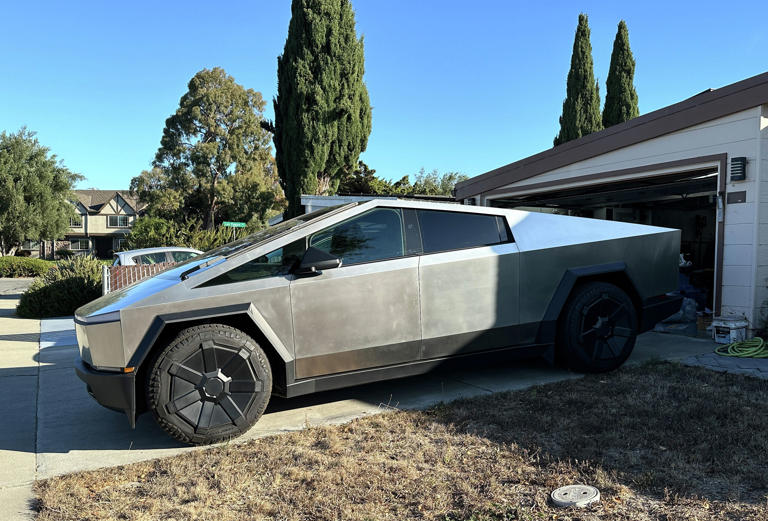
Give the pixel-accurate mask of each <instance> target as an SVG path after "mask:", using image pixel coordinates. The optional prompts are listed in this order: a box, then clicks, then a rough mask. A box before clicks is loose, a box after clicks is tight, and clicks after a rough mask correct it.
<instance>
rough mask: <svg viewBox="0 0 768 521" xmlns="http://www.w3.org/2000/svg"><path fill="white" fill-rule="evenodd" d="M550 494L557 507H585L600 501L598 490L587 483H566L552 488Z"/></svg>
mask: <svg viewBox="0 0 768 521" xmlns="http://www.w3.org/2000/svg"><path fill="white" fill-rule="evenodd" d="M551 496H552V502H553V503H554V504H555V505H557V506H559V507H585V506H587V505H591V504H592V503H597V502H598V501H600V491H599V490H597V489H596V488H595V487H591V486H589V485H566V486H564V487H560V488H558V489H557V490H553V491H552V494H551Z"/></svg>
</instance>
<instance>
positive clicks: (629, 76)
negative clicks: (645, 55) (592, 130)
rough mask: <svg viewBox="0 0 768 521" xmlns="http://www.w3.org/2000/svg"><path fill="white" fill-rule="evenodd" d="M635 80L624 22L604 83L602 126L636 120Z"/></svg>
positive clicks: (619, 31) (633, 62) (614, 45)
mask: <svg viewBox="0 0 768 521" xmlns="http://www.w3.org/2000/svg"><path fill="white" fill-rule="evenodd" d="M634 78H635V59H634V57H632V51H631V50H630V48H629V31H628V30H627V24H626V22H624V20H622V21H620V22H619V29H618V31H616V39H615V40H614V41H613V53H612V54H611V68H610V69H609V70H608V80H607V81H606V82H605V88H606V92H605V107H603V126H604V127H606V128H607V127H610V126H611V125H616V124H618V123H623V122H625V121H627V120H630V119H632V118H636V117H637V116H638V115H639V114H640V111H639V109H638V107H637V92H636V91H635V86H634V85H633V81H634Z"/></svg>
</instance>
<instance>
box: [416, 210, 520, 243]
mask: <svg viewBox="0 0 768 521" xmlns="http://www.w3.org/2000/svg"><path fill="white" fill-rule="evenodd" d="M418 216H419V227H420V228H421V242H422V246H423V248H424V253H435V252H439V251H449V250H460V249H464V248H474V247H477V246H490V245H493V244H500V243H503V242H508V241H509V236H508V232H507V226H506V224H505V223H504V220H503V217H497V216H495V215H482V214H477V213H464V212H446V211H442V210H419V211H418Z"/></svg>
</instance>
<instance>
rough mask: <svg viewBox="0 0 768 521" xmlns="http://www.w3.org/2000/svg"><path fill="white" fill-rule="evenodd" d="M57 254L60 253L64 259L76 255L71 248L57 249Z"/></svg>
mask: <svg viewBox="0 0 768 521" xmlns="http://www.w3.org/2000/svg"><path fill="white" fill-rule="evenodd" d="M56 255H58V256H59V257H60V258H62V259H71V258H72V257H74V256H75V252H73V251H72V250H70V249H69V248H59V249H58V250H56Z"/></svg>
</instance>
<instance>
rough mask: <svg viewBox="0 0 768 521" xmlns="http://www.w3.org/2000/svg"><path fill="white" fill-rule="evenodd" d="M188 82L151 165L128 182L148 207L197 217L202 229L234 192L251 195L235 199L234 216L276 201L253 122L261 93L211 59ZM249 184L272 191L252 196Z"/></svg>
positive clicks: (265, 147) (262, 140)
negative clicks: (212, 63)
mask: <svg viewBox="0 0 768 521" xmlns="http://www.w3.org/2000/svg"><path fill="white" fill-rule="evenodd" d="M188 88H189V90H188V91H187V92H186V93H185V94H184V95H183V96H182V97H181V100H180V101H179V108H178V109H177V110H176V112H175V113H174V114H173V115H172V116H171V117H169V118H168V119H167V120H166V122H165V129H164V130H163V137H162V140H161V141H160V148H159V149H158V151H157V154H156V156H155V161H154V168H153V169H152V170H148V171H145V172H142V173H141V175H139V176H137V177H135V178H134V179H133V180H132V181H131V189H132V190H133V191H134V193H136V194H137V195H138V196H139V198H140V200H142V201H145V202H147V204H148V209H149V213H150V214H151V215H155V216H158V217H165V218H169V219H174V220H176V221H179V222H180V221H182V220H190V219H191V220H201V221H202V222H203V225H204V227H205V228H206V229H209V230H211V229H213V228H214V226H215V224H216V223H217V221H218V220H219V219H220V218H221V216H222V213H223V212H222V209H223V208H225V207H226V206H227V205H229V204H232V203H233V197H235V196H236V195H238V194H239V195H242V196H244V197H249V198H251V199H250V200H249V201H247V202H246V203H245V204H241V205H240V206H241V210H242V211H241V213H240V216H241V217H242V218H244V219H245V220H250V217H251V216H252V215H253V214H259V215H262V214H265V213H266V212H267V210H266V209H264V208H262V207H261V206H260V205H262V204H265V205H269V204H272V203H274V202H275V201H278V200H279V199H280V196H279V195H278V193H279V191H280V189H279V186H278V182H277V177H276V175H275V169H274V160H273V158H272V155H271V151H270V148H269V139H270V135H269V132H268V131H267V130H265V129H264V128H262V125H261V123H262V111H263V110H264V101H263V100H262V97H261V94H260V93H259V92H256V91H254V90H252V89H246V88H244V87H243V86H242V85H239V84H238V83H236V82H235V80H234V78H233V77H232V76H230V75H228V74H227V73H226V72H225V71H224V70H223V69H221V68H218V67H216V68H213V69H210V70H209V69H203V70H201V71H200V72H198V73H197V74H195V75H194V76H193V77H192V79H191V80H190V81H189V85H188ZM232 185H235V186H237V187H238V188H237V189H235V188H233V186H232ZM254 191H255V192H258V193H260V192H261V191H270V192H272V194H271V195H269V196H267V197H260V196H257V197H253V192H254ZM275 192H278V193H275Z"/></svg>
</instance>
